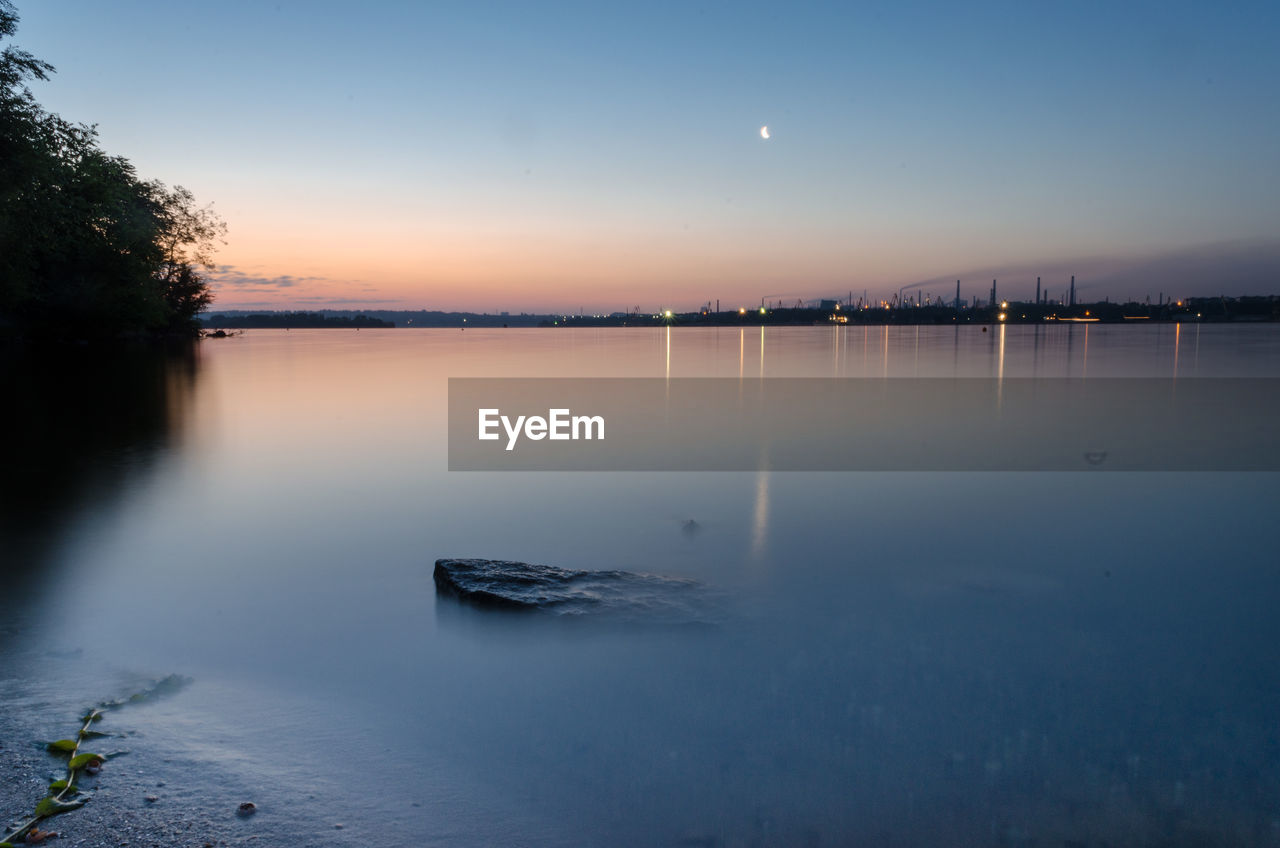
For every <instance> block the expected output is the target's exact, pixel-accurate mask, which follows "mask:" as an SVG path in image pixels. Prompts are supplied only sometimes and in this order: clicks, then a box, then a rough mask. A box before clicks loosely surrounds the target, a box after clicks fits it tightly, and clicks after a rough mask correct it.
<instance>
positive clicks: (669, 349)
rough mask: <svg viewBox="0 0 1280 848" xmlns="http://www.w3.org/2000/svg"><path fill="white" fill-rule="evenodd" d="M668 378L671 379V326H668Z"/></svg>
mask: <svg viewBox="0 0 1280 848" xmlns="http://www.w3.org/2000/svg"><path fill="white" fill-rule="evenodd" d="M667 379H668V380H670V379H671V328H670V327H667Z"/></svg>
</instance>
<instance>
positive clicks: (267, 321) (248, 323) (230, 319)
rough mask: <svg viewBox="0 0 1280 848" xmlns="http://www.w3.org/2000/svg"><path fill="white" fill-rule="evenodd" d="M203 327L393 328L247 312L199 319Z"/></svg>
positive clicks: (365, 321)
mask: <svg viewBox="0 0 1280 848" xmlns="http://www.w3.org/2000/svg"><path fill="white" fill-rule="evenodd" d="M201 322H202V323H203V324H204V326H205V327H209V328H215V329H216V328H221V329H227V330H240V329H245V330H263V329H287V328H291V327H292V328H294V329H303V328H316V327H321V328H326V329H342V328H347V329H350V328H360V327H394V326H395V324H394V323H392V322H391V321H383V320H381V319H378V318H370V317H369V316H367V315H354V316H350V317H348V316H334V315H323V314H321V313H319V312H250V313H247V314H235V315H223V314H214V315H206V316H204V317H203V318H201Z"/></svg>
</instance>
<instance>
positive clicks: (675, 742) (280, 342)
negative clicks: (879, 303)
mask: <svg viewBox="0 0 1280 848" xmlns="http://www.w3.org/2000/svg"><path fill="white" fill-rule="evenodd" d="M3 369H4V370H3V375H2V376H3V380H4V384H3V387H4V389H5V393H6V395H8V397H10V398H12V399H13V400H14V401H15V403H16V410H17V414H16V415H15V416H14V419H13V420H16V422H17V424H16V426H17V428H18V429H17V432H16V434H15V436H14V437H13V440H11V441H10V450H11V451H13V452H14V453H15V457H14V459H13V466H12V469H11V471H10V474H9V476H10V480H11V481H12V482H13V485H10V486H7V487H6V488H7V489H8V491H7V492H6V494H5V495H4V500H3V506H4V512H5V517H4V519H3V522H0V532H3V534H4V537H3V539H0V556H3V557H4V559H5V566H6V569H5V578H6V586H7V589H6V591H5V600H6V602H7V603H6V606H7V610H6V616H5V618H4V620H3V623H2V624H0V678H2V679H3V680H2V681H0V682H3V686H4V689H3V692H4V694H3V702H2V703H3V704H4V709H5V711H6V713H8V714H9V716H10V719H9V720H10V722H11V724H10V725H9V726H8V727H9V732H11V733H13V734H15V735H22V734H28V736H27V737H26V738H17V739H4V740H0V741H3V742H4V743H5V746H7V747H19V746H21V745H25V744H27V743H28V742H30V741H32V740H36V739H41V738H45V739H47V738H55V737H56V736H58V735H65V734H67V733H69V732H71V731H72V730H73V729H74V727H72V726H70V725H71V724H73V723H74V719H75V717H76V716H77V715H78V714H79V711H80V710H82V709H83V707H84V706H85V705H86V704H91V703H94V702H96V701H99V700H102V699H104V698H113V697H119V696H122V695H127V694H128V693H129V692H130V691H132V690H133V689H136V688H137V687H138V686H140V685H143V683H144V682H145V681H146V680H147V679H152V678H158V677H161V676H163V675H166V674H170V673H178V674H182V675H186V676H189V677H190V678H192V680H193V682H192V683H191V684H190V685H189V686H188V687H187V688H185V689H183V690H182V691H181V692H180V693H178V694H176V695H174V696H172V697H170V698H166V699H163V700H158V701H156V702H155V703H152V704H148V705H145V706H142V707H138V708H136V709H133V710H130V711H127V712H126V711H123V710H122V711H120V712H119V713H118V714H113V715H112V716H111V717H110V722H109V723H110V724H111V725H112V726H113V727H114V728H115V729H127V730H129V731H130V732H131V733H133V734H135V735H133V736H131V737H130V738H129V739H128V741H127V747H128V748H129V749H130V750H131V751H132V754H131V756H130V757H129V758H126V759H124V760H121V761H120V765H119V766H113V768H115V769H116V778H115V779H117V780H120V781H123V780H125V777H124V775H125V774H131V775H132V776H133V777H132V778H131V779H134V780H145V781H146V785H148V786H151V785H155V783H158V782H164V783H165V787H163V788H160V789H156V790H151V791H155V792H157V793H158V794H160V800H159V801H158V802H157V805H156V807H155V809H157V810H159V811H160V812H159V813H157V814H163V808H164V805H166V804H170V805H173V807H174V808H175V809H177V808H181V809H182V810H183V811H185V813H188V814H189V813H191V812H192V811H197V812H201V811H203V812H202V814H207V816H208V817H209V819H210V821H212V822H214V823H215V825H216V827H215V828H214V829H221V830H220V831H219V832H221V833H223V834H224V835H226V838H228V839H229V840H230V841H247V840H249V839H250V838H251V837H254V836H259V837H262V838H263V840H265V842H266V844H317V845H330V844H333V845H348V844H350V845H356V844H369V843H371V842H372V843H373V844H380V845H449V846H479V845H530V846H570V845H618V846H649V845H686V846H688V845H697V846H713V845H716V846H719V845H723V846H731V845H852V844H857V845H924V844H939V845H941V844H948V845H1028V846H1029V845H1039V846H1062V845H1101V844H1103V843H1104V842H1105V843H1108V844H1111V845H1135V844H1161V845H1184V844H1185V845H1198V844H1216V845H1235V844H1239V845H1280V724H1277V716H1280V672H1278V671H1277V669H1280V615H1278V614H1277V610H1278V609H1280V570H1278V566H1280V558H1278V557H1277V554H1276V550H1277V548H1276V534H1275V516H1276V512H1277V507H1278V506H1280V479H1278V477H1277V475H1275V474H1264V473H1256V474H1226V473H1181V474H1174V473H1132V474H1126V473H1109V474H1101V473H1098V474H1093V473H1056V474H1050V473H1043V474H1037V473H1021V474H1019V473H981V474H980V473H923V472H920V473H898V474H887V473H875V474H873V473H838V474H817V473H778V472H774V473H767V472H764V473H754V472H753V473H718V474H691V473H625V474H592V473H580V474H573V473H506V474H504V473H495V472H491V473H466V474H464V473H452V474H451V473H448V472H447V471H446V470H445V469H446V461H447V457H446V433H445V425H446V418H447V415H446V408H445V398H446V380H447V378H448V377H462V376H557V377H574V376H628V377H662V376H672V377H689V376H716V377H737V376H740V375H741V376H743V377H744V378H758V377H761V376H764V377H782V376H813V377H831V376H836V377H843V376H848V377H881V376H890V377H913V376H935V377H936V376H942V377H949V376H975V377H998V376H1007V377H1015V376H1016V377H1026V376H1048V377H1061V376H1072V377H1080V376H1084V377H1112V376H1132V377H1137V376H1143V377H1215V376H1269V377H1276V376H1280V327H1277V326H1275V325H1262V326H1244V327H1224V326H1210V325H1206V326H1185V327H1182V328H1176V327H1173V326H1163V325H1161V326H1145V327H1130V326H1090V327H1084V326H1080V327H1039V328H1037V327H1008V328H999V329H997V330H995V331H993V332H989V333H982V332H981V331H980V329H979V328H977V327H963V328H960V329H958V330H956V329H953V328H931V327H920V328H916V327H906V328H883V327H871V328H861V327H854V328H838V329H832V328H820V327H819V328H771V329H767V330H765V331H763V332H762V331H761V330H760V329H759V328H756V329H748V330H744V331H740V330H736V329H729V328H722V329H719V330H716V329H705V330H704V329H680V328H677V329H675V330H672V331H666V330H657V329H635V330H619V329H600V330H593V329H583V330H468V331H466V332H465V333H462V332H457V331H448V330H389V331H368V330H365V331H360V332H354V331H334V330H316V331H293V332H283V331H280V332H276V331H256V332H249V333H247V334H246V335H244V336H241V337H236V338H230V339H225V340H216V341H215V340H208V341H205V342H203V343H201V344H200V345H199V347H198V349H197V350H196V351H195V353H194V354H192V355H190V356H177V357H170V358H159V359H158V358H155V357H147V356H141V355H135V356H127V357H105V358H104V357H92V358H85V357H80V358H76V359H72V360H69V361H67V362H61V361H60V362H55V363H49V362H42V363H40V364H39V365H36V364H34V363H32V362H30V361H25V360H16V361H7V362H5V363H4V365H3ZM7 414H8V413H7ZM1222 414H1223V415H1230V414H1231V410H1229V409H1224V410H1222ZM10 425H11V426H13V421H12V420H11V422H10ZM978 437H980V434H975V438H978ZM1258 449H1259V450H1267V451H1274V450H1275V449H1276V445H1275V443H1274V442H1273V443H1271V444H1267V445H1259V446H1258ZM689 519H694V520H695V521H696V522H697V525H698V528H699V530H698V532H696V533H691V532H688V531H687V530H686V528H685V522H686V521H687V520H689ZM440 557H486V558H502V559H516V560H524V561H528V562H539V563H547V564H551V565H557V566H562V567H566V568H580V569H593V570H594V569H625V570H632V571H641V572H649V573H655V574H663V575H671V576H677V577H685V578H692V579H695V580H698V581H701V582H702V583H705V584H706V585H707V586H708V587H710V589H711V590H713V592H714V594H715V597H716V600H715V610H714V613H715V614H714V616H713V618H714V623H712V624H710V625H705V626H696V627H693V626H690V627H678V626H677V627H671V626H653V627H645V626H638V625H635V624H630V623H628V624H622V623H619V624H616V625H615V624H610V623H609V622H608V621H607V620H606V621H601V622H598V623H595V624H590V625H583V626H557V625H556V624H555V623H553V622H548V621H546V620H542V619H539V618H537V617H533V618H531V617H527V616H517V617H514V618H513V617H510V616H503V615H494V614H486V613H484V612H480V611H473V610H469V609H466V608H461V607H458V606H457V605H456V604H455V603H453V602H446V601H445V600H443V599H442V600H439V601H438V600H437V597H436V592H435V587H434V585H433V582H432V579H431V572H432V564H433V562H434V560H435V559H437V558H440ZM53 770H54V769H53V767H52V766H51V768H50V771H51V772H52V771H53ZM153 770H154V771H153ZM139 775H143V776H142V777H139ZM156 776H158V777H159V778H160V780H157V781H153V780H152V777H156ZM109 778H111V773H110V771H104V774H103V777H102V779H101V780H100V783H101V785H102V786H103V787H108V786H109V785H110V780H109ZM117 785H120V784H117ZM104 791H105V790H104ZM32 800H33V801H34V798H33V799H32ZM243 800H253V801H255V802H256V803H257V804H258V806H259V813H258V814H257V815H256V816H254V817H253V818H251V819H247V820H243V821H240V820H235V819H234V817H233V816H230V815H229V812H228V811H234V809H235V805H236V804H237V803H239V802H240V801H243ZM113 803H126V801H125V800H123V799H121V800H112V799H111V798H110V797H109V796H104V797H100V798H98V799H96V800H95V802H94V805H95V806H97V805H107V804H113ZM128 803H139V802H136V801H130V802H128ZM17 812H19V811H5V812H4V814H5V815H16V814H17ZM76 815H77V814H74V813H73V814H71V815H69V816H67V817H65V820H64V821H63V822H62V823H61V824H60V827H62V828H63V829H65V830H68V831H70V832H72V833H75V826H76V825H75V816H76ZM336 824H342V825H344V827H343V828H342V829H336V828H335V825H336ZM81 835H83V834H81ZM196 844H199V840H197V842H196ZM257 844H263V842H262V841H259V842H258V843H257Z"/></svg>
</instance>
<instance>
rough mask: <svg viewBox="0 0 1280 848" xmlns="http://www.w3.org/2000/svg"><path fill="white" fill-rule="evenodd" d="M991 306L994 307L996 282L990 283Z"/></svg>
mask: <svg viewBox="0 0 1280 848" xmlns="http://www.w3.org/2000/svg"><path fill="white" fill-rule="evenodd" d="M991 305H992V306H995V305H996V281H995V280H992V281H991Z"/></svg>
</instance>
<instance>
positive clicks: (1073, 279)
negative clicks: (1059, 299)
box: [1069, 274, 1076, 306]
mask: <svg viewBox="0 0 1280 848" xmlns="http://www.w3.org/2000/svg"><path fill="white" fill-rule="evenodd" d="M1069 305H1070V306H1075V305H1076V275H1075V274H1072V275H1071V303H1070V304H1069Z"/></svg>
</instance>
